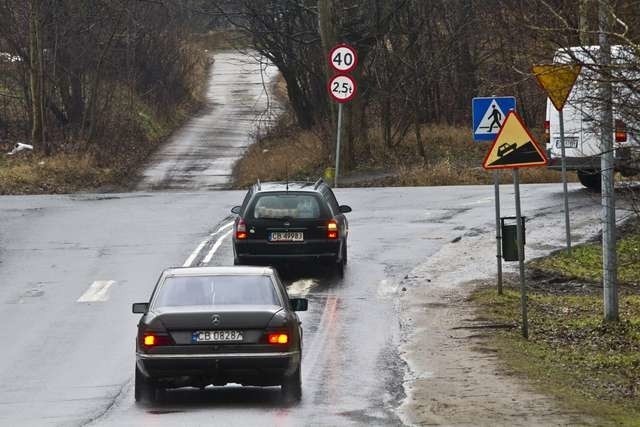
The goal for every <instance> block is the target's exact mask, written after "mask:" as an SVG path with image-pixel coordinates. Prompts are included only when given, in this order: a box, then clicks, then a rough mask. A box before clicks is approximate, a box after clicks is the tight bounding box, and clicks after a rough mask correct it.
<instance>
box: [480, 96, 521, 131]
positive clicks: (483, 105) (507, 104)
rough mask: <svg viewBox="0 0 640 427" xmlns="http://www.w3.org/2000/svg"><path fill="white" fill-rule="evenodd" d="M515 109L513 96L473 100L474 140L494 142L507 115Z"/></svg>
mask: <svg viewBox="0 0 640 427" xmlns="http://www.w3.org/2000/svg"><path fill="white" fill-rule="evenodd" d="M515 108H516V99H515V98H514V97H512V96H501V97H491V98H485V97H478V98H473V100H472V101H471V112H472V122H473V139H474V140H475V141H493V139H494V138H495V136H496V135H497V134H498V132H499V131H500V127H501V126H502V123H504V120H505V118H506V117H507V114H508V113H509V111H511V110H515Z"/></svg>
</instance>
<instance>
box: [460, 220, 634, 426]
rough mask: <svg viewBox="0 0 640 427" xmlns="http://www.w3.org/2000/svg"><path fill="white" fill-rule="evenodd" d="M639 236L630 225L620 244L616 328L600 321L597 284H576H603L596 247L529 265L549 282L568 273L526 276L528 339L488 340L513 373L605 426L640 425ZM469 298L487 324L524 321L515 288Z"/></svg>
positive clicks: (502, 336) (506, 334)
mask: <svg viewBox="0 0 640 427" xmlns="http://www.w3.org/2000/svg"><path fill="white" fill-rule="evenodd" d="M638 231H639V228H638V225H637V224H634V225H631V226H629V227H626V229H625V230H624V233H621V234H622V236H621V239H620V243H619V245H618V256H619V259H620V261H621V269H620V272H619V275H620V278H621V280H622V282H624V283H625V286H622V287H621V288H620V295H619V304H620V319H621V321H620V322H619V323H608V322H604V321H603V320H602V318H603V308H602V307H603V302H602V295H601V289H600V287H595V286H587V287H584V286H581V285H580V280H579V279H584V280H586V281H598V280H600V270H601V268H602V264H601V262H602V261H601V254H600V252H601V250H602V249H601V247H600V245H598V244H595V243H594V244H586V245H581V246H577V247H575V248H574V250H573V251H572V255H571V256H567V255H566V254H565V253H563V252H559V253H556V254H553V255H551V256H549V257H546V258H543V259H540V260H536V261H533V262H532V263H531V264H532V265H533V266H535V268H536V269H538V271H543V272H544V273H546V275H547V277H553V278H554V279H558V277H561V278H562V277H563V276H564V278H565V279H566V281H565V282H564V283H557V280H553V281H549V282H544V281H543V280H538V281H537V279H534V278H530V279H529V306H528V307H529V340H524V339H523V338H522V337H521V336H520V330H519V328H515V329H512V330H500V331H496V332H495V333H494V334H493V335H491V337H490V338H489V340H490V341H491V344H492V345H493V346H494V347H495V348H496V349H497V350H498V356H499V357H500V358H501V359H502V360H503V361H505V363H506V365H507V367H508V368H510V370H512V371H513V372H515V373H517V374H519V375H521V376H523V377H525V378H527V380H528V381H529V382H530V383H531V384H533V386H534V387H536V388H537V389H538V390H539V391H540V392H542V393H545V394H548V395H552V396H555V397H556V398H557V399H558V400H559V401H560V402H562V403H564V404H565V405H567V406H569V407H573V408H575V409H577V410H579V411H581V412H583V413H585V414H587V415H590V416H592V417H595V418H597V419H598V420H601V422H602V424H603V425H624V426H638V425H640V282H639V281H638V275H639V274H640V262H639V257H638V250H639V249H640V233H639V232H638ZM536 277H537V278H540V277H544V274H543V275H540V274H536ZM568 279H572V281H571V282H569V280H568ZM576 279H578V280H576ZM574 282H577V283H574ZM471 300H472V302H474V303H475V304H477V306H478V307H479V308H478V311H479V316H480V317H481V318H482V319H483V320H488V321H493V322H497V323H507V324H519V323H520V310H521V309H520V294H519V292H518V291H517V288H516V284H515V283H509V284H508V286H507V287H506V289H505V292H504V295H502V296H499V295H497V293H496V292H495V289H493V288H488V287H485V288H479V289H478V290H476V291H475V292H474V293H473V295H472V297H471Z"/></svg>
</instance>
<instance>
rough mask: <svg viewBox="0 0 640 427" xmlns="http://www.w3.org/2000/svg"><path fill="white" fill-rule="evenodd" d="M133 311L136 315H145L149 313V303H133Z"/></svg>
mask: <svg viewBox="0 0 640 427" xmlns="http://www.w3.org/2000/svg"><path fill="white" fill-rule="evenodd" d="M131 311H133V312H134V313H136V314H144V313H146V312H147V311H149V303H148V302H136V303H133V306H132V307H131Z"/></svg>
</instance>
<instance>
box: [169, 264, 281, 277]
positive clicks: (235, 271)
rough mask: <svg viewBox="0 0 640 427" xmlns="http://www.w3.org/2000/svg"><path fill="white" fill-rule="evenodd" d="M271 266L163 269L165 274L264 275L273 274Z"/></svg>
mask: <svg viewBox="0 0 640 427" xmlns="http://www.w3.org/2000/svg"><path fill="white" fill-rule="evenodd" d="M273 273H274V271H273V268H271V267H251V266H244V265H242V266H228V267H174V268H168V269H166V270H165V271H164V274H165V275H167V276H174V277H175V276H234V275H238V276H264V275H273Z"/></svg>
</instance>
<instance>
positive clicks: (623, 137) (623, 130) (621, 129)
mask: <svg viewBox="0 0 640 427" xmlns="http://www.w3.org/2000/svg"><path fill="white" fill-rule="evenodd" d="M615 125H616V133H615V135H616V142H627V126H626V124H625V123H624V122H623V121H622V120H620V119H618V120H616V123H615Z"/></svg>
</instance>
